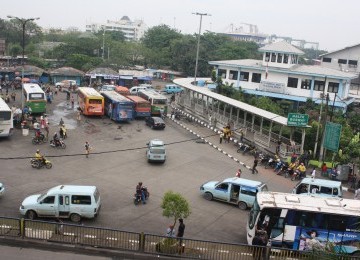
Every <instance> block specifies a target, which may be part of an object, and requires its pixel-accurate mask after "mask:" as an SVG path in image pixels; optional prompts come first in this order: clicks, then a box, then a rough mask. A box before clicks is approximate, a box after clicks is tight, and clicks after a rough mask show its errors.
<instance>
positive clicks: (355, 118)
mask: <svg viewBox="0 0 360 260" xmlns="http://www.w3.org/2000/svg"><path fill="white" fill-rule="evenodd" d="M349 118H350V120H349V125H350V126H351V128H352V130H353V132H354V133H358V132H360V114H359V113H358V112H355V111H354V112H351V113H349Z"/></svg>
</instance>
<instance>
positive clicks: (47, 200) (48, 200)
mask: <svg viewBox="0 0 360 260" xmlns="http://www.w3.org/2000/svg"><path fill="white" fill-rule="evenodd" d="M54 202H55V196H48V197H46V198H45V199H43V201H42V203H43V204H54Z"/></svg>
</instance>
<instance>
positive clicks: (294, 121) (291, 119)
mask: <svg viewBox="0 0 360 260" xmlns="http://www.w3.org/2000/svg"><path fill="white" fill-rule="evenodd" d="M308 121H309V115H307V114H297V113H289V114H288V121H287V125H288V126H300V127H306V126H307V124H308Z"/></svg>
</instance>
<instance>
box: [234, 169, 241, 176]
mask: <svg viewBox="0 0 360 260" xmlns="http://www.w3.org/2000/svg"><path fill="white" fill-rule="evenodd" d="M235 177H237V178H240V177H241V169H240V168H239V169H238V170H237V172H236V174H235Z"/></svg>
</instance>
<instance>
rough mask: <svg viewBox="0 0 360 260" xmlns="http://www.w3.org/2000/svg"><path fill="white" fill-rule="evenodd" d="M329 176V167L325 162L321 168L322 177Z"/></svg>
mask: <svg viewBox="0 0 360 260" xmlns="http://www.w3.org/2000/svg"><path fill="white" fill-rule="evenodd" d="M326 175H327V166H326V163H325V162H324V163H323V164H322V166H321V176H326Z"/></svg>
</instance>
